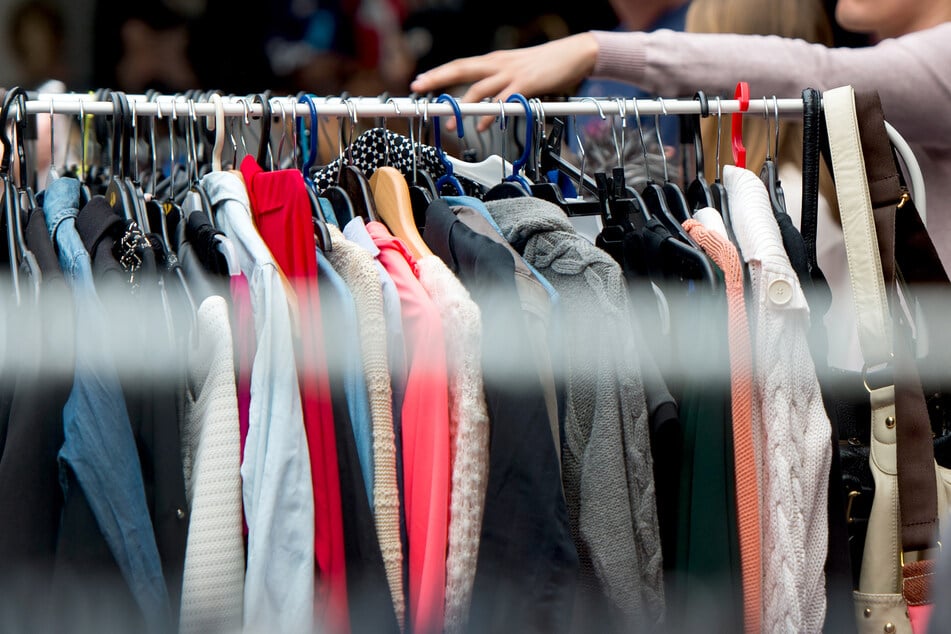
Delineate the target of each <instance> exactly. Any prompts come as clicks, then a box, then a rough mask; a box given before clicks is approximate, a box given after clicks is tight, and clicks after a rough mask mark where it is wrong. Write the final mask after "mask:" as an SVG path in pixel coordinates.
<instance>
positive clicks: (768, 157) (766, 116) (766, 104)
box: [763, 95, 773, 161]
mask: <svg viewBox="0 0 951 634" xmlns="http://www.w3.org/2000/svg"><path fill="white" fill-rule="evenodd" d="M763 121H765V122H766V160H767V161H770V160H772V159H773V154H772V150H771V148H770V145H769V144H770V141H771V139H770V138H769V137H770V136H771V135H770V133H769V123H770V122H769V101H767V100H766V95H763Z"/></svg>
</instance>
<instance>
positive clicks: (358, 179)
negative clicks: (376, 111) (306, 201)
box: [337, 97, 377, 222]
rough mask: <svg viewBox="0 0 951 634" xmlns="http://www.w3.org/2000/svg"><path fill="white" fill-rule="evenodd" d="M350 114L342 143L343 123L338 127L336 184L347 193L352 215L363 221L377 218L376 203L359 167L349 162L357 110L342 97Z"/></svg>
mask: <svg viewBox="0 0 951 634" xmlns="http://www.w3.org/2000/svg"><path fill="white" fill-rule="evenodd" d="M343 102H344V104H345V105H346V106H347V112H349V114H350V134H349V136H348V138H347V142H346V144H344V135H343V125H341V126H340V128H339V136H338V143H339V147H340V160H339V163H338V167H337V184H338V185H339V186H340V187H341V188H342V189H343V190H344V191H345V192H346V193H347V196H348V197H349V198H350V202H351V204H352V206H353V211H354V216H360V217H361V218H363V220H364V222H372V221H374V220H376V219H377V215H376V203H375V202H374V200H373V190H372V189H371V188H370V181H369V180H368V179H367V177H366V174H364V173H363V171H362V170H360V168H358V167H357V166H356V165H353V164H352V163H350V162H349V161H350V159H351V157H350V146H351V144H352V143H353V132H354V130H355V129H356V127H357V110H356V106H354V104H353V101H351V100H350V98H349V97H348V98H346V99H343ZM345 158H346V159H347V160H346V161H345V160H344V159H345Z"/></svg>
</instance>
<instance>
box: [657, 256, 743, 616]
mask: <svg viewBox="0 0 951 634" xmlns="http://www.w3.org/2000/svg"><path fill="white" fill-rule="evenodd" d="M715 270H716V272H717V275H718V277H719V278H720V288H721V289H723V288H724V284H723V273H722V271H721V270H720V269H719V268H715ZM683 300H684V302H685V304H684V306H683V307H682V308H684V307H689V310H683V309H681V310H673V311H672V319H673V320H675V321H674V323H673V328H674V336H673V340H674V346H675V347H676V349H677V354H678V357H679V361H680V366H679V367H681V368H682V369H683V371H684V376H683V378H684V383H683V392H682V396H681V402H680V419H681V424H682V426H683V454H682V460H681V463H680V464H681V472H680V495H679V499H678V503H679V512H678V518H677V520H678V521H677V527H676V535H677V538H676V539H677V543H676V549H675V552H676V555H675V559H674V561H673V562H668V563H669V565H668V570H669V571H670V577H671V584H672V585H671V588H670V590H671V593H672V596H673V597H674V598H673V601H672V603H671V605H670V608H669V610H668V615H669V621H670V623H671V625H672V626H673V629H674V631H705V632H727V631H739V630H740V629H742V623H743V621H742V586H741V578H740V551H739V538H738V532H737V525H736V487H735V476H734V468H733V430H732V416H731V410H730V406H731V403H730V364H729V350H728V347H727V346H728V342H727V303H726V295H725V293H724V292H722V291H721V292H720V293H719V295H718V296H716V297H711V296H709V295H706V296H703V295H701V293H689V294H688V295H687V297H685V298H683ZM678 320H679V321H678Z"/></svg>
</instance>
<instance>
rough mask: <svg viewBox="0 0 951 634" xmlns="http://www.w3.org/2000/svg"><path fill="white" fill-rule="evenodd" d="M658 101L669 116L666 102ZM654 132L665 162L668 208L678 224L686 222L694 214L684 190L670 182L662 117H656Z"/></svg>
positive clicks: (665, 190)
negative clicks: (661, 123) (661, 122)
mask: <svg viewBox="0 0 951 634" xmlns="http://www.w3.org/2000/svg"><path fill="white" fill-rule="evenodd" d="M657 101H658V102H660V108H661V111H662V112H663V114H664V115H665V116H666V115H667V104H666V103H665V102H664V98H663V97H657ZM654 132H655V133H656V134H657V147H658V148H659V150H660V155H661V158H662V159H663V162H664V184H663V189H664V197H665V199H666V200H667V206H668V207H669V208H670V211H671V213H672V214H673V216H674V219H675V220H677V221H678V223H683V222H686V221H687V219H689V218H690V217H692V215H693V214H691V213H690V211H691V210H690V207H689V205H688V204H687V199H686V197H685V196H684V193H683V190H681V189H680V187H679V186H678V185H677V183H675V182H673V181H672V180H670V169H669V167H668V165H667V152H666V150H665V149H664V139H663V138H662V137H661V134H660V115H654Z"/></svg>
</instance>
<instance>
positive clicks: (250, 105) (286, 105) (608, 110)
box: [11, 93, 802, 120]
mask: <svg viewBox="0 0 951 634" xmlns="http://www.w3.org/2000/svg"><path fill="white" fill-rule="evenodd" d="M31 96H34V95H31ZM35 97H36V98H34V99H29V100H27V102H26V112H27V114H34V115H35V114H51V113H52V114H60V115H80V114H91V115H111V114H112V113H113V104H112V102H111V101H97V100H96V97H95V95H92V94H82V93H59V94H57V93H39V94H38V95H35ZM126 98H127V99H128V100H129V101H130V107H131V108H132V109H133V111H134V112H133V114H134V116H136V117H140V116H141V117H159V118H164V117H172V118H178V117H181V116H190V117H198V116H202V117H212V116H215V114H216V112H217V106H216V104H214V103H212V102H210V101H195V100H191V99H187V98H185V97H183V96H181V95H157V96H151V97H150V96H148V95H133V94H127V95H126ZM221 101H222V104H221V108H222V113H223V114H224V116H228V117H245V118H247V117H260V116H261V114H262V104H261V103H259V102H252V97H250V96H249V97H236V96H224V97H222V99H221ZM314 104H315V106H316V107H317V113H318V115H320V116H330V117H350V118H351V119H355V120H359V119H360V118H366V117H386V118H391V117H394V118H417V117H424V118H428V117H440V116H452V115H453V109H452V106H451V105H450V104H448V103H444V102H436V101H435V99H431V100H427V99H425V98H418V99H417V98H411V97H397V98H390V99H386V100H382V99H380V98H376V97H354V98H347V99H344V98H341V97H315V98H314ZM269 105H270V108H271V114H272V116H275V117H277V116H281V115H282V113H283V116H294V117H308V116H310V108H309V106H308V105H307V104H304V103H298V102H297V98H296V97H294V96H287V97H271V98H270V99H269ZM459 108H460V109H461V111H462V115H463V116H465V117H468V116H495V115H498V114H499V113H500V112H503V113H504V114H505V116H506V117H518V116H525V108H524V107H523V106H522V105H521V104H519V103H517V102H510V103H504V104H500V103H499V102H481V103H459ZM700 108H701V106H700V102H699V101H697V100H694V99H638V100H636V102H635V100H632V99H613V98H607V99H593V98H584V99H570V100H567V101H533V110H534V112H535V113H536V114H538V113H541V112H543V113H544V115H545V116H560V117H567V116H573V115H578V116H584V115H588V116H591V115H604V116H605V117H607V116H612V115H617V114H619V113H620V112H621V111H623V112H624V113H625V114H627V115H635V114H637V115H641V116H645V115H664V114H667V115H685V114H701V110H700ZM708 108H709V114H710V115H712V116H716V115H717V114H718V113H720V114H724V115H727V114H734V113H737V112H740V102H739V101H738V100H735V99H722V100H720V101H717V100H716V99H715V98H708ZM15 112H16V110H15V109H12V112H11V114H12V113H15ZM744 114H747V115H756V116H761V117H764V116H768V117H775V116H776V115H777V114H778V115H786V116H801V115H802V101H801V100H800V99H775V98H773V97H767V98H759V99H750V100H749V107H748V108H747V109H746V110H745V112H744Z"/></svg>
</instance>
